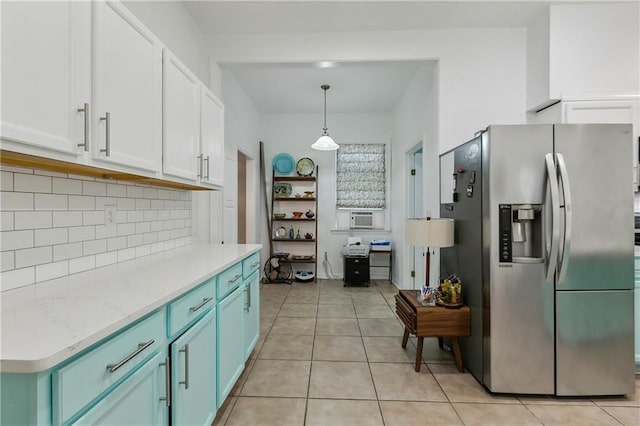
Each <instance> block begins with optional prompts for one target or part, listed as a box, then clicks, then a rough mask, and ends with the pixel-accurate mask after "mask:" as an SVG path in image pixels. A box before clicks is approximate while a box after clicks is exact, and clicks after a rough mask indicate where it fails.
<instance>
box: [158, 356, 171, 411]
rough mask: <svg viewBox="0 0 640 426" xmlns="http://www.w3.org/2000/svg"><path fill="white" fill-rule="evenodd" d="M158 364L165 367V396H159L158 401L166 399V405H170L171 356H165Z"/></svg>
mask: <svg viewBox="0 0 640 426" xmlns="http://www.w3.org/2000/svg"><path fill="white" fill-rule="evenodd" d="M160 366H164V367H165V375H164V380H165V386H166V387H167V390H166V392H167V396H161V397H160V401H166V402H167V407H171V358H169V357H166V358H165V359H164V362H162V363H160Z"/></svg>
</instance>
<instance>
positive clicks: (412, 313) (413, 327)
mask: <svg viewBox="0 0 640 426" xmlns="http://www.w3.org/2000/svg"><path fill="white" fill-rule="evenodd" d="M418 294H419V291H417V290H400V291H399V292H398V294H396V296H395V298H396V313H397V314H398V317H400V320H401V321H402V323H403V324H404V336H403V337H402V347H403V348H406V347H407V340H408V339H409V333H411V334H415V335H416V337H417V338H418V350H417V353H416V366H415V370H416V371H420V361H421V360H422V343H423V339H424V338H425V337H449V338H451V342H452V344H453V355H454V357H455V359H456V366H457V367H458V371H460V372H464V366H463V365H462V353H461V352H460V341H459V340H458V338H459V337H461V336H469V335H471V310H470V309H469V307H468V306H466V305H465V306H462V307H460V308H455V309H450V308H445V307H442V306H422V305H421V304H420V303H419V302H418Z"/></svg>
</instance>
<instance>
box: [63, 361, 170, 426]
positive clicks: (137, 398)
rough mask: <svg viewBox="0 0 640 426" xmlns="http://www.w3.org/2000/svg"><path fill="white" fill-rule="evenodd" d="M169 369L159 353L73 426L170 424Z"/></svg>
mask: <svg viewBox="0 0 640 426" xmlns="http://www.w3.org/2000/svg"><path fill="white" fill-rule="evenodd" d="M165 369H166V364H165V359H164V357H163V354H161V353H159V354H157V355H156V356H154V357H153V358H152V359H151V360H149V361H148V362H147V363H146V364H145V365H144V366H143V367H141V368H140V369H139V370H138V371H136V372H135V373H133V375H131V377H129V378H128V379H126V380H125V381H124V382H123V383H122V384H121V385H120V386H118V387H117V388H116V389H115V390H114V391H113V392H111V393H110V394H108V395H107V396H106V397H105V398H103V399H102V400H100V402H98V403H97V404H96V405H95V406H94V407H93V408H91V409H90V410H89V411H87V412H86V413H85V414H84V415H83V416H81V417H80V418H78V419H77V420H76V421H75V422H73V424H79V425H161V424H167V406H166V401H165V400H164V399H162V398H164V397H165V396H166V380H165V377H166V370H165Z"/></svg>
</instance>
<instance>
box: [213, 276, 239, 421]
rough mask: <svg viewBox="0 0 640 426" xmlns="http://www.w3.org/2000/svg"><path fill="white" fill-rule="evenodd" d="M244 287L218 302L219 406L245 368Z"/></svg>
mask: <svg viewBox="0 0 640 426" xmlns="http://www.w3.org/2000/svg"><path fill="white" fill-rule="evenodd" d="M242 294H243V291H242V287H238V288H237V289H236V290H235V291H233V292H232V293H231V294H229V295H228V296H227V297H225V298H224V299H223V300H222V301H221V302H220V303H218V309H217V310H218V348H219V351H218V408H220V406H221V405H222V403H223V402H224V399H225V398H226V397H227V395H229V392H231V388H233V385H234V384H235V383H236V380H238V377H240V374H241V373H242V370H243V368H244V360H245V357H244V335H243V321H244V304H243V297H242Z"/></svg>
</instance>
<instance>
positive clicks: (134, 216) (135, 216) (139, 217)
mask: <svg viewBox="0 0 640 426" xmlns="http://www.w3.org/2000/svg"><path fill="white" fill-rule="evenodd" d="M143 220H144V212H142V211H141V210H133V211H130V212H128V213H127V222H142V221H143Z"/></svg>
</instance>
